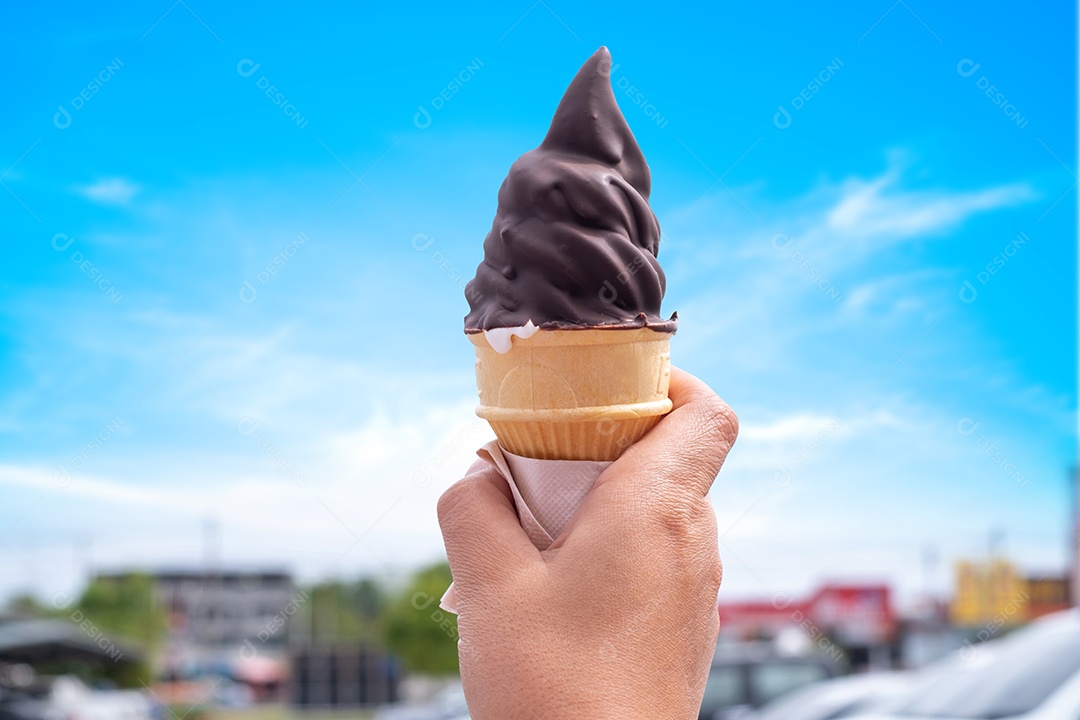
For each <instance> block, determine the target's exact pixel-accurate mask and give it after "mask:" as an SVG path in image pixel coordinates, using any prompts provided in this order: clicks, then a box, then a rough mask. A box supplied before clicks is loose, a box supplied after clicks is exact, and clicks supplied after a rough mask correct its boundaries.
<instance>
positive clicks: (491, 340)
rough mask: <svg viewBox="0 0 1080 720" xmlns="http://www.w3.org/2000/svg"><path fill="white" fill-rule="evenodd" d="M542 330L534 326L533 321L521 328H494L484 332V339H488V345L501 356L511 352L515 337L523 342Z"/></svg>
mask: <svg viewBox="0 0 1080 720" xmlns="http://www.w3.org/2000/svg"><path fill="white" fill-rule="evenodd" d="M539 329H540V328H538V327H536V326H535V325H533V321H532V320H530V321H529V322H527V323H525V324H524V325H522V326H520V327H502V328H492V329H490V330H485V331H484V337H486V338H487V341H488V345H491V349H492V350H494V351H495V352H497V353H499V354H500V355H503V354H506V353H508V352H510V348H511V347H512V346H513V344H514V336H515V335H517V336H518V337H519V338H521V339H522V340H527V339H529V338H531V337H532V336H533V335H535V334H536V331H537V330H539Z"/></svg>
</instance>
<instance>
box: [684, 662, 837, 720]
mask: <svg viewBox="0 0 1080 720" xmlns="http://www.w3.org/2000/svg"><path fill="white" fill-rule="evenodd" d="M840 674H841V668H840V666H839V665H837V664H836V663H835V662H834V661H832V660H830V659H829V658H827V657H823V656H820V655H796V656H790V655H780V654H778V653H777V652H776V651H775V650H773V649H772V648H771V647H769V646H764V645H756V644H755V645H735V646H731V647H719V648H717V650H716V655H715V656H714V657H713V664H712V669H711V670H710V671H709V680H708V683H707V684H706V686H705V697H704V698H702V701H701V712H700V714H699V718H700V720H712V719H713V717H714V716H715V715H716V714H717V712H718V711H719V710H722V709H725V708H736V707H742V708H756V707H759V706H761V705H764V704H765V703H767V702H769V701H770V700H772V699H773V698H777V697H780V696H781V695H783V694H785V693H787V692H790V691H792V690H795V689H797V688H801V687H804V686H806V685H809V684H811V683H815V682H820V681H821V680H826V679H828V678H831V677H836V676H837V675H840Z"/></svg>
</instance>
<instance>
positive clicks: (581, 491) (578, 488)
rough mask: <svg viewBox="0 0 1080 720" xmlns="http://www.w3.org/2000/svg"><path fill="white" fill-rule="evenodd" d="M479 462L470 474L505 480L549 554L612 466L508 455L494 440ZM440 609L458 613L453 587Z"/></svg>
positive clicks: (524, 521)
mask: <svg viewBox="0 0 1080 720" xmlns="http://www.w3.org/2000/svg"><path fill="white" fill-rule="evenodd" d="M476 454H477V455H479V456H480V459H479V460H477V461H476V463H475V464H474V465H473V466H472V468H470V470H469V472H470V473H473V472H477V471H478V470H483V469H484V466H485V465H486V466H488V467H489V468H491V469H493V470H495V471H497V472H498V473H499V474H500V475H502V476H503V477H504V478H505V479H506V483H507V484H508V485H509V486H510V491H511V492H512V493H513V495H514V506H515V507H516V508H517V514H518V519H519V520H520V521H521V527H522V529H524V530H525V534H526V535H528V536H529V540H531V541H532V544H533V545H535V546H536V548H537V549H538V550H546V549H547V548H548V547H549V546H550V545H551V543H553V542H554V541H555V538H557V537H559V535H560V534H561V533H562V531H563V530H565V529H566V526H567V524H568V523H569V522H570V519H571V518H572V517H573V516H574V513H575V512H577V509H578V508H579V507H581V503H582V502H583V501H584V500H585V496H586V495H587V494H588V493H589V490H591V489H592V486H593V484H594V483H595V482H596V478H598V477H600V473H602V472H603V471H604V469H605V468H607V467H608V466H609V465H611V463H610V462H608V461H597V460H537V459H534V458H527V457H522V456H520V455H515V454H513V453H510V452H507V451H506V450H503V449H502V448H501V447H499V443H498V442H497V441H495V440H492V441H491V442H489V443H488V444H487V445H485V446H484V447H482V448H480V449H479V450H477V452H476ZM439 607H441V608H442V609H443V610H446V611H448V612H454V613H456V612H457V610H456V608H455V606H454V586H453V584H451V585H450V587H449V588H447V590H446V593H445V594H444V595H443V597H442V600H441V601H440V602H439Z"/></svg>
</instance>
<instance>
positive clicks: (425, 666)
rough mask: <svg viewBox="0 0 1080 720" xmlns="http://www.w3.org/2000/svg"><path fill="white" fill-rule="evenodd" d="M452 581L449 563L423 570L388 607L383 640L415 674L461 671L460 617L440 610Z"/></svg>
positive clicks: (448, 673)
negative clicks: (441, 599)
mask: <svg viewBox="0 0 1080 720" xmlns="http://www.w3.org/2000/svg"><path fill="white" fill-rule="evenodd" d="M451 579H452V578H451V576H450V566H449V565H447V564H446V563H445V562H441V563H437V564H435V565H431V566H429V567H426V568H423V569H422V570H420V571H419V572H417V573H416V574H415V575H413V576H412V578H411V579H410V581H409V584H408V586H407V587H406V588H405V590H404V591H403V592H402V593H401V594H400V595H398V596H396V597H395V598H393V600H391V601H390V602H389V603H387V605H386V606H385V609H384V612H383V622H382V627H383V641H384V642H385V643H386V647H387V648H389V649H390V650H391V651H392V652H393V653H394V654H396V655H397V656H398V657H400V658H401V660H402V662H404V663H405V667H407V668H408V669H409V670H411V671H413V672H417V673H426V674H430V675H450V674H454V673H457V672H458V654H457V640H458V629H457V616H456V615H454V614H452V613H448V612H446V611H445V610H440V609H439V598H441V597H442V594H443V593H444V592H446V588H447V586H448V585H449V584H450V581H451Z"/></svg>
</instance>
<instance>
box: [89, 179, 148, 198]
mask: <svg viewBox="0 0 1080 720" xmlns="http://www.w3.org/2000/svg"><path fill="white" fill-rule="evenodd" d="M141 189H142V188H140V187H139V186H138V185H136V184H135V183H132V182H131V181H130V180H126V179H124V178H102V179H101V180H98V181H97V182H95V183H94V184H92V185H83V186H80V187H78V188H76V192H78V193H79V194H80V195H82V196H83V197H85V198H87V199H88V200H93V201H94V202H97V203H101V204H102V205H127V204H128V203H129V202H131V201H132V199H134V197H135V196H136V195H137V194H138V193H139V191H140V190H141Z"/></svg>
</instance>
